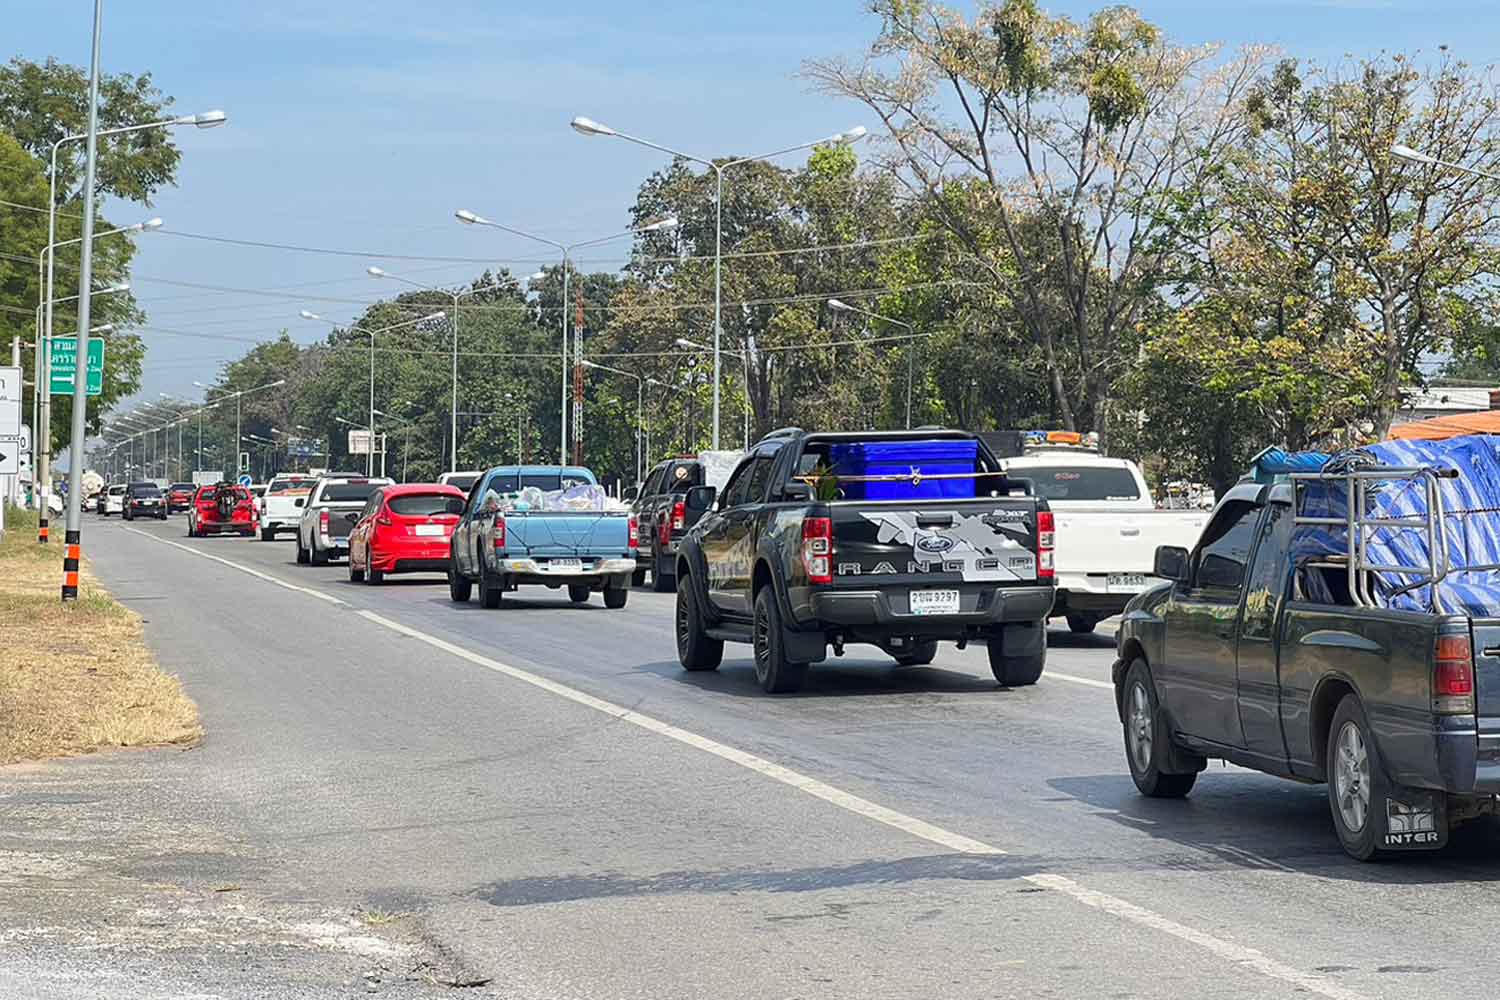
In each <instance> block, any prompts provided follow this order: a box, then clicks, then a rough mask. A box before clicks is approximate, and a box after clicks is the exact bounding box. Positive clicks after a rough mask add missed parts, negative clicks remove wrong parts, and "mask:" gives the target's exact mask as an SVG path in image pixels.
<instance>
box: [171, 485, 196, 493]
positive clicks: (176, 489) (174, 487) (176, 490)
mask: <svg viewBox="0 0 1500 1000" xmlns="http://www.w3.org/2000/svg"><path fill="white" fill-rule="evenodd" d="M192 489H193V484H192V483H173V484H172V492H173V493H182V492H185V491H189V490H192Z"/></svg>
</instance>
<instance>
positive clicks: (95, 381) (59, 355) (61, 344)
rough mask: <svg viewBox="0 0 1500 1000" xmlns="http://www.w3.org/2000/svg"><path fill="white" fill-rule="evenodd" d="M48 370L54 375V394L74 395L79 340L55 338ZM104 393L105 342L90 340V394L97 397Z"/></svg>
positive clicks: (92, 338) (49, 356)
mask: <svg viewBox="0 0 1500 1000" xmlns="http://www.w3.org/2000/svg"><path fill="white" fill-rule="evenodd" d="M47 368H48V370H49V371H50V372H51V373H52V379H51V385H52V394H53V395H55V396H71V395H73V376H74V373H75V372H76V371H77V368H78V338H77V337H53V338H52V349H51V352H50V354H49V355H48V361H47ZM103 391H104V341H102V340H100V339H99V338H98V337H90V338H89V385H88V394H89V395H90V396H97V395H99V394H100V393H101V392H103Z"/></svg>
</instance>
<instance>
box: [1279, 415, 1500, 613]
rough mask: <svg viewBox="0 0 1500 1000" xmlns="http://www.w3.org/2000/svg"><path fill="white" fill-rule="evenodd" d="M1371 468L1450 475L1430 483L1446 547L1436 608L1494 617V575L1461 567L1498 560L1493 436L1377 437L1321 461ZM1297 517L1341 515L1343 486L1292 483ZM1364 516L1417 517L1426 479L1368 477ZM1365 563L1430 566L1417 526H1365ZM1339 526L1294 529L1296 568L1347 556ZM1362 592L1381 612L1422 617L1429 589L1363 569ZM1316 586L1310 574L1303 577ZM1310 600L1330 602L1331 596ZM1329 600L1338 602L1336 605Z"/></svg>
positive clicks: (1499, 609) (1498, 583)
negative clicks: (1368, 584)
mask: <svg viewBox="0 0 1500 1000" xmlns="http://www.w3.org/2000/svg"><path fill="white" fill-rule="evenodd" d="M1378 466H1407V467H1413V466H1416V467H1426V468H1432V469H1436V470H1452V471H1453V472H1456V473H1457V474H1456V475H1454V476H1451V477H1447V478H1444V477H1440V478H1438V480H1437V484H1438V485H1437V489H1438V495H1439V497H1440V498H1441V501H1442V506H1443V517H1442V540H1443V542H1444V544H1445V547H1446V550H1447V565H1448V573H1447V575H1446V577H1444V578H1443V579H1442V581H1441V582H1440V583H1438V584H1437V590H1438V592H1439V594H1440V597H1441V602H1442V604H1443V606H1444V608H1446V609H1447V610H1449V611H1457V612H1462V613H1466V614H1471V615H1492V614H1496V613H1500V571H1496V570H1490V569H1481V570H1474V569H1469V568H1467V567H1473V566H1485V565H1493V564H1497V563H1500V437H1492V436H1488V435H1473V436H1468V437H1457V438H1450V439H1448V440H1446V441H1420V440H1417V441H1385V442H1382V443H1380V444H1374V445H1369V446H1367V447H1364V448H1359V449H1356V450H1354V451H1350V452H1344V453H1343V454H1340V455H1337V456H1335V457H1334V458H1332V459H1330V460H1329V462H1328V464H1327V465H1326V466H1324V468H1323V471H1324V472H1327V473H1333V472H1342V471H1347V470H1350V469H1358V468H1374V467H1378ZM1299 492H1300V503H1299V509H1298V513H1299V514H1302V515H1306V516H1313V517H1337V518H1343V517H1347V516H1348V509H1349V507H1348V503H1349V499H1348V491H1347V489H1346V487H1345V482H1344V481H1342V480H1322V481H1304V482H1303V483H1301V484H1300V490H1299ZM1365 495H1366V510H1365V516H1366V517H1367V518H1414V517H1417V518H1424V519H1425V518H1426V517H1427V514H1428V502H1427V487H1426V484H1425V480H1423V479H1421V478H1415V479H1389V480H1375V481H1373V482H1370V484H1369V485H1368V487H1367V488H1366V494H1365ZM1365 531H1366V538H1367V539H1368V542H1367V545H1366V558H1367V560H1368V561H1369V562H1371V563H1375V564H1381V565H1393V566H1403V567H1408V568H1413V569H1422V568H1426V567H1428V566H1433V565H1436V566H1437V567H1439V572H1440V569H1441V566H1442V564H1443V553H1442V552H1441V551H1440V552H1439V553H1438V554H1437V558H1436V560H1434V558H1433V553H1432V552H1431V551H1430V550H1429V547H1428V544H1427V532H1426V530H1425V528H1416V527H1378V528H1366V529H1365ZM1347 534H1348V532H1347V529H1345V528H1342V527H1336V526H1332V525H1299V526H1298V527H1297V528H1296V531H1295V534H1294V536H1293V541H1292V553H1293V557H1294V559H1295V561H1296V563H1297V564H1298V565H1301V564H1302V563H1303V562H1305V561H1307V560H1309V559H1319V558H1323V559H1326V558H1328V557H1330V556H1337V557H1342V556H1346V555H1347V554H1348V551H1349V547H1348V539H1347V537H1346V536H1347ZM1371 578H1372V582H1373V587H1372V588H1371V590H1372V592H1373V595H1374V597H1375V600H1376V603H1378V604H1379V605H1381V606H1382V607H1388V608H1395V609H1399V610H1408V611H1429V610H1431V609H1432V607H1433V593H1432V591H1433V587H1432V586H1429V585H1425V584H1424V585H1423V586H1420V587H1416V588H1411V589H1408V588H1409V587H1410V585H1411V584H1412V583H1414V582H1416V580H1417V579H1418V577H1416V576H1411V575H1406V574H1401V573H1389V572H1385V573H1372V574H1371ZM1304 580H1311V581H1312V582H1313V585H1314V586H1317V578H1316V577H1311V578H1310V577H1306V576H1305V577H1304ZM1309 596H1312V597H1315V598H1321V599H1324V600H1331V599H1332V595H1330V594H1316V593H1315V594H1310V595H1309ZM1334 603H1345V602H1343V601H1335V602H1334Z"/></svg>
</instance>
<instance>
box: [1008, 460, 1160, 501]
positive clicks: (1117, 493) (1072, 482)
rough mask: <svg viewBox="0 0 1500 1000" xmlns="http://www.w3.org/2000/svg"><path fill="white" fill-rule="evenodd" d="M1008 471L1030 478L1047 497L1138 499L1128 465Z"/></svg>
mask: <svg viewBox="0 0 1500 1000" xmlns="http://www.w3.org/2000/svg"><path fill="white" fill-rule="evenodd" d="M1011 474H1012V475H1014V476H1019V477H1022V478H1025V479H1030V480H1031V481H1032V482H1033V483H1035V484H1036V491H1037V492H1038V493H1040V494H1041V495H1042V496H1044V497H1046V498H1047V499H1048V500H1139V499H1140V498H1141V489H1140V487H1139V486H1138V485H1137V484H1136V481H1135V476H1133V475H1131V473H1130V470H1129V469H1108V468H1105V469H1096V468H1088V467H1085V466H1076V465H1074V466H1064V467H1062V468H1047V467H1045V466H1034V467H1027V468H1018V469H1012V470H1011Z"/></svg>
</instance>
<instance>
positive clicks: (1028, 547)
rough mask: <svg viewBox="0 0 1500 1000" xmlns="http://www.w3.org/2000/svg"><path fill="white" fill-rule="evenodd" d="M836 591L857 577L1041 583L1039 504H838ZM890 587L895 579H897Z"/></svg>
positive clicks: (989, 500) (993, 500)
mask: <svg viewBox="0 0 1500 1000" xmlns="http://www.w3.org/2000/svg"><path fill="white" fill-rule="evenodd" d="M828 508H829V511H830V513H831V515H832V518H833V535H834V559H833V562H834V586H838V585H839V584H840V583H845V584H850V583H853V582H854V581H855V580H856V579H857V578H859V577H866V580H865V581H864V583H866V584H868V583H869V582H870V581H869V579H868V578H869V577H871V576H874V577H901V576H905V577H912V578H916V579H921V580H933V581H945V582H947V581H952V582H959V581H962V582H964V583H979V582H1001V583H1004V582H1016V583H1035V582H1036V579H1037V547H1036V543H1037V536H1036V520H1037V518H1036V513H1037V504H1036V501H1035V500H1033V499H1032V498H1031V497H984V498H976V499H972V500H970V499H941V500H912V501H902V502H900V503H890V502H884V503H871V502H859V501H839V502H835V503H830V504H829V505H828ZM890 582H896V581H895V580H892V581H890Z"/></svg>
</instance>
